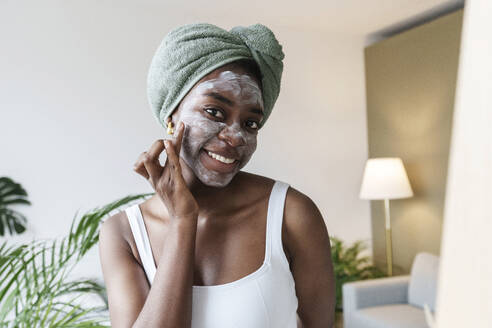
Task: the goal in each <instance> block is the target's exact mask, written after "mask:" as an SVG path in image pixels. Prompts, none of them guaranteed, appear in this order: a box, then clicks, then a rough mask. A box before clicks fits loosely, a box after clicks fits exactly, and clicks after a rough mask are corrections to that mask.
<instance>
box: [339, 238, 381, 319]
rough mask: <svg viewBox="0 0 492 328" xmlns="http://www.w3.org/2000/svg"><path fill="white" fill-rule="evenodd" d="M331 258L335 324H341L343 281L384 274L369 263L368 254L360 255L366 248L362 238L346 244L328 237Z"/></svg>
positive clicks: (370, 277) (371, 277) (378, 276)
mask: <svg viewBox="0 0 492 328" xmlns="http://www.w3.org/2000/svg"><path fill="white" fill-rule="evenodd" d="M330 241H331V258H332V262H333V270H334V273H335V280H336V305H335V316H336V318H335V326H336V327H342V326H343V308H342V300H343V296H342V286H343V284H344V283H346V282H349V281H356V280H365V279H374V278H380V277H385V276H386V274H385V273H384V272H383V271H381V270H380V269H379V268H377V267H376V266H374V265H371V264H369V262H370V257H369V256H360V253H361V252H362V251H363V250H365V249H366V248H367V245H366V244H365V242H364V241H363V240H358V241H355V242H354V243H353V244H352V245H351V246H346V245H345V244H344V243H343V241H342V240H341V239H339V238H337V237H334V236H333V237H330Z"/></svg>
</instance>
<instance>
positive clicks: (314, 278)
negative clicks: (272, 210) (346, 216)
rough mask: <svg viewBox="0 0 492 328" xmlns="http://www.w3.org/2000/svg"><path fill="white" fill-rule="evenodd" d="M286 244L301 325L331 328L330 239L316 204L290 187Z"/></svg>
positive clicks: (332, 318)
mask: <svg viewBox="0 0 492 328" xmlns="http://www.w3.org/2000/svg"><path fill="white" fill-rule="evenodd" d="M284 213H285V214H284V215H285V217H284V224H285V232H286V233H285V237H284V238H285V243H286V245H287V246H288V247H287V248H288V252H289V254H290V256H291V263H290V269H291V272H292V275H293V277H294V281H295V285H296V294H297V298H298V301H299V306H298V310H297V313H298V315H299V318H300V319H301V321H302V327H303V328H331V327H333V324H334V322H335V302H336V295H335V275H334V272H333V263H332V260H331V246H330V238H329V236H328V231H327V228H326V224H325V222H324V220H323V217H322V216H321V213H320V212H319V210H318V208H317V206H316V204H315V203H314V202H313V201H312V200H311V199H310V198H309V197H307V196H306V195H304V194H302V193H301V192H299V191H297V190H296V189H293V188H292V187H290V188H289V189H288V190H287V196H286V202H285V211H284Z"/></svg>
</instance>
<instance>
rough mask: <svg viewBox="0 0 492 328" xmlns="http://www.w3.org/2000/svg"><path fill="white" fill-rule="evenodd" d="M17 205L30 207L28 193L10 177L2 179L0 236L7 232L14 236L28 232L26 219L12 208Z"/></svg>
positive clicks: (0, 191) (0, 190) (0, 178)
mask: <svg viewBox="0 0 492 328" xmlns="http://www.w3.org/2000/svg"><path fill="white" fill-rule="evenodd" d="M15 204H24V205H30V204H31V202H29V200H27V192H26V191H25V190H24V188H23V187H22V186H21V185H20V184H19V183H16V182H15V181H14V180H12V179H10V178H9V177H0V236H4V235H5V233H6V232H7V231H8V232H9V233H10V234H11V235H13V234H16V233H17V234H20V233H23V232H24V231H25V230H26V223H27V220H26V217H25V216H24V215H23V214H22V213H20V212H18V211H15V210H14V209H12V208H11V206H12V205H15Z"/></svg>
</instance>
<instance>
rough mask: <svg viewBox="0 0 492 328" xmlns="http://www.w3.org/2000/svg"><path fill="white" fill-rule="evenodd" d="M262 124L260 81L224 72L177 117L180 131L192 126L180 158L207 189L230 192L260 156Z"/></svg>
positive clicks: (207, 80)
mask: <svg viewBox="0 0 492 328" xmlns="http://www.w3.org/2000/svg"><path fill="white" fill-rule="evenodd" d="M262 118H263V99H262V94H261V90H260V88H259V86H258V83H257V82H256V80H255V79H254V78H253V77H252V76H251V75H249V74H248V73H246V72H245V71H244V70H243V69H242V68H239V67H234V66H230V65H225V66H223V67H220V68H218V69H216V70H214V71H213V72H211V73H210V74H208V75H206V76H205V77H204V78H202V79H201V80H200V81H199V82H198V83H197V84H196V85H195V86H194V87H193V88H192V89H191V90H190V92H189V93H188V94H187V95H186V97H185V98H183V100H182V101H181V104H180V106H179V108H178V110H177V111H176V112H175V113H174V114H173V122H174V123H175V126H179V122H181V121H182V122H184V123H185V125H186V130H185V131H184V136H183V144H182V147H181V153H180V156H181V157H182V158H183V160H184V161H185V162H186V164H188V166H189V167H190V168H191V170H193V172H194V173H195V176H196V177H197V178H198V179H200V181H201V182H202V183H203V184H205V185H207V186H214V187H224V186H226V185H228V184H229V182H230V181H231V180H232V178H233V177H234V175H235V174H236V173H237V172H238V171H239V170H240V169H242V168H243V167H244V166H245V165H246V164H247V163H248V161H249V159H250V158H251V156H252V155H253V153H254V151H255V150H256V137H257V134H258V127H259V123H260V121H261V119H262ZM210 152H211V153H210ZM212 153H214V154H212ZM215 154H216V155H220V156H222V157H217V156H216V155H215ZM214 157H215V158H214ZM230 162H232V163H230Z"/></svg>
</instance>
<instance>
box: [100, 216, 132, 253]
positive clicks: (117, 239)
mask: <svg viewBox="0 0 492 328" xmlns="http://www.w3.org/2000/svg"><path fill="white" fill-rule="evenodd" d="M99 245H100V247H103V248H106V247H108V248H112V249H115V248H118V249H120V250H126V251H128V252H129V253H131V254H132V255H133V256H134V257H135V258H136V260H137V261H138V262H140V259H139V258H138V253H137V254H135V252H134V249H135V248H136V247H135V242H134V239H133V235H132V231H131V227H130V223H129V222H128V216H127V213H126V211H120V212H118V213H115V214H113V215H111V216H110V217H108V218H107V219H106V220H104V221H103V223H102V224H101V227H100V229H99Z"/></svg>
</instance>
